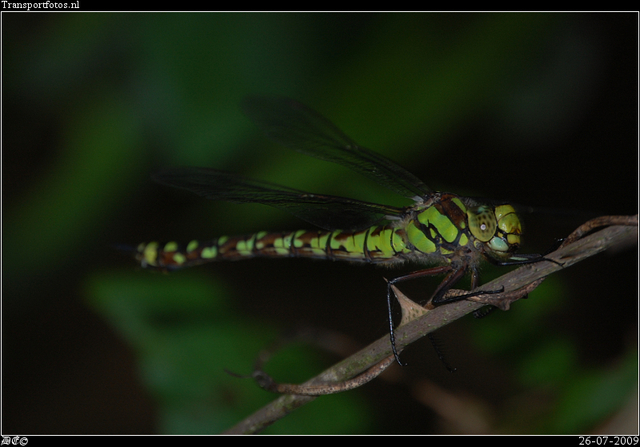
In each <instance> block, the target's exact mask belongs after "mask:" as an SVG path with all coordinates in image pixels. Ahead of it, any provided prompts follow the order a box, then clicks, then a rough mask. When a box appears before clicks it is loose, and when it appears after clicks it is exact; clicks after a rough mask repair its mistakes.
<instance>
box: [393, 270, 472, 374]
mask: <svg viewBox="0 0 640 447" xmlns="http://www.w3.org/2000/svg"><path fill="white" fill-rule="evenodd" d="M456 272H457V270H454V269H453V267H451V266H449V265H446V266H441V267H433V268H430V269H425V270H418V271H416V272H412V273H408V274H406V275H403V276H398V277H396V278H393V279H390V280H389V281H387V312H388V319H389V337H390V340H391V349H392V351H393V355H394V357H395V358H396V362H398V364H399V365H404V364H403V363H402V362H401V361H400V354H399V353H398V350H397V349H396V336H395V328H394V327H393V315H392V312H391V293H392V290H391V286H393V285H394V284H396V283H399V282H402V281H406V280H409V279H416V278H422V277H425V276H435V275H442V274H444V273H449V275H447V277H446V278H445V280H444V281H443V284H444V283H445V282H447V279H448V278H450V277H451V276H452V275H453V274H454V273H456ZM462 275H464V271H462ZM462 275H460V276H459V277H458V278H457V279H459V278H460V277H462ZM457 279H455V280H454V281H451V280H449V282H448V284H445V286H447V285H448V287H444V290H443V284H440V286H438V289H436V293H440V292H441V291H442V290H443V291H442V294H443V295H444V293H446V291H447V290H448V289H449V288H450V287H451V286H452V285H453V284H454V283H455V281H457ZM434 296H435V295H434ZM432 300H433V298H432ZM432 300H430V301H432Z"/></svg>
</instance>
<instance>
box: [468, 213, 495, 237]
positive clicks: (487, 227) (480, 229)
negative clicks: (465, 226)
mask: <svg viewBox="0 0 640 447" xmlns="http://www.w3.org/2000/svg"><path fill="white" fill-rule="evenodd" d="M467 217H468V219H469V229H470V230H471V234H473V235H474V236H475V238H476V239H478V240H479V241H481V242H488V241H490V240H491V238H492V237H493V236H495V234H496V227H497V224H496V215H495V214H494V213H493V210H492V209H491V208H490V207H488V206H479V207H476V208H470V209H469V210H467Z"/></svg>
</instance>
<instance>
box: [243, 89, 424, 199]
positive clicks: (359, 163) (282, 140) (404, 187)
mask: <svg viewBox="0 0 640 447" xmlns="http://www.w3.org/2000/svg"><path fill="white" fill-rule="evenodd" d="M242 106H243V110H244V112H245V113H246V114H247V116H249V118H251V119H252V120H253V121H254V122H255V123H256V124H257V125H258V126H259V127H260V128H261V129H262V131H263V132H265V134H266V135H267V137H268V138H270V139H271V140H273V141H275V142H277V143H279V144H282V145H283V146H286V147H289V148H290V149H293V150H295V151H298V152H300V153H303V154H306V155H310V156H312V157H316V158H319V159H321V160H325V161H330V162H333V163H338V164H341V165H343V166H346V167H347V168H349V169H351V170H353V171H355V172H358V173H360V174H362V175H364V176H366V177H369V178H371V179H372V180H374V181H375V182H376V183H378V184H380V185H382V186H385V187H387V188H390V189H391V190H393V191H395V192H397V193H398V194H400V195H402V196H404V197H408V198H411V199H413V198H415V197H417V196H418V197H422V196H424V195H426V194H428V193H429V192H430V189H429V188H428V187H427V186H426V185H425V184H424V183H423V182H422V181H421V180H420V179H418V178H417V177H416V176H414V175H413V174H411V173H410V172H409V171H407V170H406V169H404V168H402V167H400V166H398V165H397V164H396V163H394V162H393V161H391V160H389V159H388V158H386V157H384V156H382V155H380V154H376V153H375V152H372V151H370V150H369V149H366V148H364V147H361V146H359V145H358V144H357V143H356V142H355V141H353V140H352V139H351V138H349V137H348V136H347V135H345V134H344V132H342V131H341V130H340V129H339V128H338V127H336V126H335V125H334V124H333V123H331V122H330V121H329V120H328V119H326V118H325V117H323V116H322V115H320V114H319V113H318V112H316V111H314V110H312V109H310V108H309V107H307V106H305V105H303V104H300V103H299V102H296V101H294V100H292V99H289V98H284V97H263V96H251V97H248V98H246V99H245V100H244V102H243V104H242Z"/></svg>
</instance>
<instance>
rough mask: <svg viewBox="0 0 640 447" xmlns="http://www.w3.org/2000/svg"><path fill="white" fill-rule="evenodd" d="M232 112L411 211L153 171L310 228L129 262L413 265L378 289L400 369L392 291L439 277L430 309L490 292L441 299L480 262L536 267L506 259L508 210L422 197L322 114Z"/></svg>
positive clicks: (290, 109)
mask: <svg viewBox="0 0 640 447" xmlns="http://www.w3.org/2000/svg"><path fill="white" fill-rule="evenodd" d="M242 109H243V111H244V113H245V114H246V115H247V116H248V117H249V119H251V120H252V121H253V122H254V123H255V124H256V125H257V126H258V127H259V128H260V129H261V130H262V131H263V133H264V134H265V135H266V137H267V138H269V139H271V140H272V141H274V142H276V143H279V144H281V145H283V146H285V147H288V148H290V149H293V150H295V151H298V152H300V153H302V154H305V155H308V156H312V157H315V158H318V159H321V160H325V161H329V162H333V163H337V164H339V165H343V166H345V167H347V168H349V169H351V170H352V171H354V172H357V173H359V174H361V175H363V176H365V177H368V178H370V179H372V180H373V181H375V182H376V183H377V184H379V185H381V186H383V187H386V188H389V189H391V190H392V191H394V192H395V193H397V194H399V195H400V196H403V197H404V198H406V199H409V200H410V201H411V204H410V205H408V206H405V207H395V206H389V205H383V204H378V203H370V202H365V201H361V200H355V199H349V198H345V197H339V196H333V195H323V194H314V193H309V192H305V191H301V190H297V189H293V188H289V187H285V186H281V185H277V184H273V183H270V182H266V181H261V180H256V179H252V178H248V177H244V176H241V175H239V174H235V173H230V172H227V171H222V170H216V169H210V168H201V167H175V168H169V169H165V170H162V171H160V172H157V173H155V174H154V175H153V176H152V177H153V179H154V180H155V181H156V182H158V183H160V184H163V185H167V186H170V187H175V188H180V189H184V190H187V191H189V192H191V193H195V194H197V195H199V196H202V197H204V198H206V199H210V200H223V201H227V202H231V203H260V204H265V205H269V206H273V207H275V208H279V209H281V210H284V211H287V212H289V213H291V214H293V215H294V216H296V217H298V218H300V219H302V220H304V221H306V222H308V223H310V224H312V225H314V226H315V227H317V229H311V230H309V229H303V230H295V231H281V232H271V231H259V232H255V233H252V234H247V235H240V236H221V237H218V238H216V239H213V240H210V241H208V242H200V241H196V240H194V241H191V242H189V243H187V244H180V243H177V242H169V243H164V244H160V243H158V242H150V243H142V244H140V245H139V246H138V247H137V251H136V255H135V256H136V259H137V261H138V262H139V263H140V265H141V266H142V267H145V268H150V269H157V270H163V271H173V270H176V269H180V268H185V267H191V266H195V265H200V264H203V263H207V262H213V261H230V260H240V259H249V258H255V257H269V258H282V257H300V258H315V259H325V260H340V261H349V262H356V263H367V264H376V265H385V266H396V265H401V264H405V263H412V264H417V265H420V266H421V267H422V268H421V269H419V270H416V271H414V272H412V273H408V274H406V275H403V276H399V277H397V278H394V279H391V280H389V281H387V307H388V313H389V315H388V318H389V331H390V341H391V345H392V350H393V354H394V355H395V358H396V360H397V361H398V363H400V364H402V362H401V361H400V358H399V353H398V350H397V349H396V344H395V336H394V323H393V318H392V310H391V286H392V285H393V284H396V283H398V282H400V281H404V280H408V279H413V278H419V277H425V276H434V275H444V279H443V280H442V282H441V283H440V285H439V286H437V287H436V289H435V291H434V292H433V293H432V295H431V297H430V298H429V300H428V303H430V305H431V306H439V305H443V304H446V303H451V302H453V301H459V300H463V299H466V298H469V297H471V296H475V295H478V294H481V293H497V292H499V291H495V292H491V291H490V292H470V293H469V294H465V295H460V296H455V297H445V295H446V292H447V291H448V290H450V289H451V288H452V287H453V286H454V285H455V284H456V283H457V282H458V281H459V280H460V279H462V278H463V277H464V276H465V275H467V274H470V276H471V289H472V290H473V289H475V288H477V287H478V285H479V273H478V268H479V264H480V262H481V261H482V260H483V259H484V260H487V261H489V262H491V263H493V264H496V265H501V266H505V265H516V264H527V263H533V262H539V261H541V260H544V259H545V258H544V256H543V255H540V254H516V252H517V250H518V249H519V247H520V244H521V236H522V225H521V222H520V219H519V217H518V214H517V213H516V209H515V208H514V206H513V205H510V204H508V203H504V202H495V201H478V200H477V199H474V198H470V197H463V196H459V195H456V194H453V193H448V192H440V191H434V190H431V189H430V188H428V187H427V185H426V184H425V183H423V182H422V181H421V180H420V179H418V178H417V177H416V176H414V175H413V174H412V173H411V172H409V171H407V170H406V169H404V168H402V167H400V166H399V165H398V164H396V163H394V162H393V161H391V160H390V159H389V158H387V157H385V156H383V155H381V154H378V153H376V152H374V151H371V150H369V149H366V148H364V147H362V146H360V145H359V144H357V143H356V142H355V141H354V140H352V139H351V138H350V137H348V136H347V135H346V134H345V133H344V132H343V131H342V130H340V129H339V128H338V127H337V126H335V125H334V124H333V123H332V122H331V121H329V120H328V119H326V118H325V117H324V116H322V115H321V114H319V113H318V112H316V111H314V110H313V109H311V108H309V107H307V106H305V105H303V104H301V103H299V102H297V101H295V100H292V99H289V98H286V97H268V96H252V97H248V98H246V99H245V100H244V102H243V103H242Z"/></svg>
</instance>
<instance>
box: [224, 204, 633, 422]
mask: <svg viewBox="0 0 640 447" xmlns="http://www.w3.org/2000/svg"><path fill="white" fill-rule="evenodd" d="M637 224H638V219H637V216H605V217H603V218H598V219H594V221H590V222H587V223H586V224H584V225H582V226H581V227H580V228H578V230H576V232H574V233H573V234H572V235H571V236H570V238H569V239H570V240H569V241H568V242H566V243H564V244H563V245H562V246H561V247H560V248H559V249H558V250H556V251H554V252H553V253H550V254H548V255H545V258H546V259H550V260H552V261H553V262H551V261H541V262H538V263H535V264H528V265H524V266H522V267H520V268H518V269H516V270H513V271H511V272H509V273H506V274H505V275H502V276H501V277H499V278H497V279H495V280H493V281H491V282H489V283H486V284H484V285H482V286H481V287H479V288H478V289H477V290H485V291H495V290H501V288H504V292H503V293H500V294H489V295H480V296H478V297H475V298H472V299H470V300H465V301H458V302H454V303H451V304H448V305H444V306H440V307H436V308H435V309H432V310H430V311H429V312H426V313H424V314H423V315H421V316H418V317H417V318H415V319H413V320H411V321H408V322H406V324H402V325H401V326H400V327H398V328H397V330H396V344H397V349H398V351H400V350H402V349H403V348H405V347H406V346H408V345H409V344H411V343H413V342H414V341H416V340H418V339H419V338H422V337H424V336H425V335H427V334H429V333H431V332H433V331H435V330H437V329H439V328H441V327H443V326H445V325H447V324H449V323H451V322H453V321H455V320H457V319H458V318H461V317H463V316H465V315H467V314H469V313H471V312H474V311H475V310H478V309H480V308H481V307H482V306H484V305H486V304H491V305H494V306H498V307H501V308H503V309H508V308H509V305H510V304H511V302H513V301H514V300H516V299H519V298H521V297H522V296H524V295H526V294H527V293H529V291H530V290H532V288H535V286H536V285H537V284H539V283H540V282H541V281H542V280H543V279H544V278H545V277H546V276H548V275H549V274H551V273H554V272H556V271H559V270H562V269H565V268H567V267H570V266H571V265H573V264H576V263H577V262H580V261H582V260H584V259H586V258H588V257H591V256H594V255H596V254H598V253H600V252H602V251H604V250H606V249H607V248H610V247H612V246H615V245H618V244H621V243H630V242H631V243H636V244H637V239H638V230H637ZM606 225H612V226H607V227H606V228H604V229H602V230H599V231H597V232H594V233H593V234H589V235H587V236H585V235H586V234H588V233H589V232H590V231H593V230H594V229H595V228H599V227H602V226H606ZM449 293H452V294H455V293H460V292H459V291H450V292H449ZM390 356H391V357H393V356H392V351H391V344H390V342H389V338H388V336H386V335H385V336H384V337H382V338H380V339H379V340H377V341H375V342H373V343H372V344H370V345H369V346H367V347H366V348H364V349H362V350H360V351H359V352H357V353H355V354H353V355H352V356H350V357H348V358H346V359H344V360H342V361H341V362H339V363H337V364H335V365H334V366H332V367H330V368H329V369H327V370H325V371H324V372H322V373H321V374H319V375H318V376H316V377H314V378H313V379H311V380H309V381H307V382H305V383H304V384H303V385H301V386H302V387H303V388H300V389H297V388H295V389H294V388H289V389H288V390H287V391H290V392H296V391H300V390H301V389H304V387H307V388H306V389H307V390H309V389H311V390H322V387H324V389H325V390H326V389H328V388H327V387H329V388H333V387H334V386H336V384H340V383H343V384H344V383H349V381H352V380H354V378H355V381H356V382H357V381H359V380H360V379H361V378H368V377H369V375H370V374H371V371H375V372H377V373H379V372H381V370H382V369H384V367H386V366H384V365H385V364H386V362H387V361H388V360H389V357H390ZM390 364H392V362H389V363H388V365H390ZM388 365H387V366H388ZM376 368H377V369H376ZM363 374H364V375H363ZM376 375H377V374H376ZM374 377H375V376H374ZM354 383H355V382H354ZM364 383H366V381H364ZM329 384H332V385H329ZM338 386H341V385H338ZM343 386H344V385H343ZM296 387H297V385H296ZM309 387H311V388H309ZM314 387H317V388H314ZM347 388H348V387H345V389H347ZM276 391H277V390H276ZM315 398H316V396H312V395H299V394H287V395H282V396H280V397H278V398H277V399H276V400H274V401H273V402H271V403H270V404H268V405H267V406H265V407H263V408H262V409H260V410H258V411H257V412H256V413H254V414H252V415H251V416H249V417H247V418H246V419H244V420H243V421H241V422H240V423H238V424H237V425H235V426H234V427H232V428H230V429H229V430H228V431H227V432H226V433H229V434H233V433H235V434H240V433H257V432H259V431H261V430H263V429H264V428H266V427H267V426H269V425H271V424H272V423H274V422H275V421H277V420H278V419H280V418H282V417H284V416H286V415H287V414H288V413H290V412H291V411H293V410H295V409H297V408H299V407H301V406H303V405H305V404H306V403H308V402H310V401H312V400H314V399H315Z"/></svg>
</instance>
